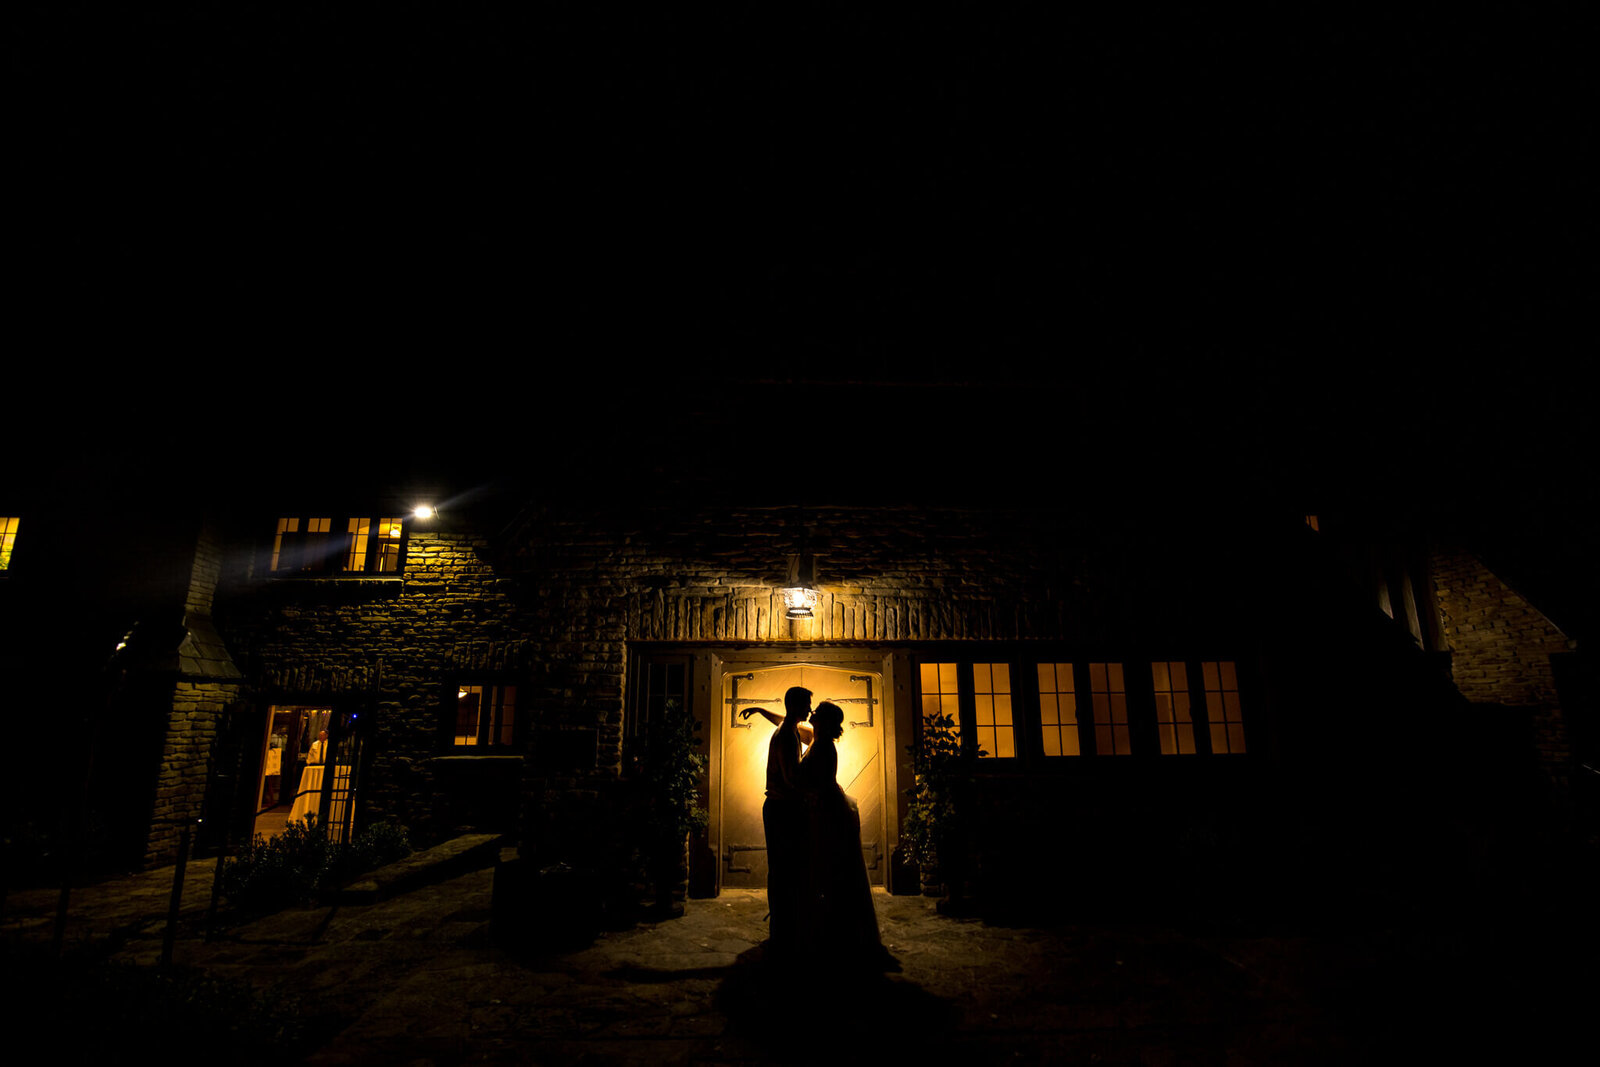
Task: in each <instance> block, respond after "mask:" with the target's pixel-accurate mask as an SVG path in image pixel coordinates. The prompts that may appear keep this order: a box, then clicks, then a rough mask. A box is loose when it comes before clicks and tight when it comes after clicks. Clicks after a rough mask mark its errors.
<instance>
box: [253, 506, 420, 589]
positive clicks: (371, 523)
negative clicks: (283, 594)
mask: <svg viewBox="0 0 1600 1067" xmlns="http://www.w3.org/2000/svg"><path fill="white" fill-rule="evenodd" d="M404 547H405V527H404V525H403V523H402V520H401V519H400V518H399V517H398V516H381V517H372V516H364V515H363V516H355V517H351V516H330V515H287V516H283V517H281V518H279V519H278V527H277V530H276V532H275V533H274V534H273V538H272V556H271V559H270V560H269V562H268V565H267V566H268V569H269V570H270V571H271V572H272V573H273V574H274V575H276V576H279V577H286V576H291V575H340V574H345V575H368V576H376V575H384V574H398V573H399V572H400V559H401V555H402V552H403V550H404Z"/></svg>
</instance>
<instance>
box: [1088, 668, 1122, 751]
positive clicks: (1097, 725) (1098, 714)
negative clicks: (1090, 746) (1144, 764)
mask: <svg viewBox="0 0 1600 1067" xmlns="http://www.w3.org/2000/svg"><path fill="white" fill-rule="evenodd" d="M1089 700H1090V704H1091V705H1092V706H1093V708H1094V748H1095V754H1096V755H1100V756H1127V755H1130V754H1131V753H1132V749H1131V748H1130V747H1129V737H1128V693H1127V690H1126V689H1125V688H1124V686H1123V682H1122V664H1120V663H1091V664H1089Z"/></svg>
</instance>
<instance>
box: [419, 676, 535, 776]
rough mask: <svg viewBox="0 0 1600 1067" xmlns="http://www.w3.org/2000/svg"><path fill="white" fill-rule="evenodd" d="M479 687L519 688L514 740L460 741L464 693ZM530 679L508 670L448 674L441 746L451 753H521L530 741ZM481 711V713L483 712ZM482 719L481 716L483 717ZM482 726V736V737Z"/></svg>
mask: <svg viewBox="0 0 1600 1067" xmlns="http://www.w3.org/2000/svg"><path fill="white" fill-rule="evenodd" d="M467 686H476V687H479V688H482V689H485V690H496V691H503V690H505V689H508V688H509V689H512V690H515V696H514V697H513V703H512V709H513V717H512V723H511V739H510V740H509V741H491V742H490V743H488V744H478V743H474V744H461V745H458V744H456V738H457V737H459V736H460V734H459V733H458V727H459V724H460V713H461V707H460V703H461V702H460V696H459V694H460V692H461V690H462V689H463V688H464V687H467ZM527 691H528V689H527V679H526V678H524V677H523V676H522V675H521V674H518V673H515V672H506V671H457V672H454V673H452V674H450V675H449V676H447V677H446V679H445V681H444V684H443V686H442V688H441V691H440V694H439V749H440V751H441V752H442V753H443V754H444V755H447V756H508V755H515V754H520V753H522V752H523V750H524V749H526V747H527V742H528V736H529V735H528V708H527V695H526V694H527ZM480 714H481V712H480ZM480 722H481V719H480ZM481 729H482V728H481V727H480V736H481Z"/></svg>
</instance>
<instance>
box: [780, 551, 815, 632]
mask: <svg viewBox="0 0 1600 1067" xmlns="http://www.w3.org/2000/svg"><path fill="white" fill-rule="evenodd" d="M816 586H817V559H816V557H815V556H813V555H812V554H811V553H809V552H802V553H800V554H799V555H797V556H790V557H789V577H788V578H787V580H785V582H784V590H783V602H784V604H785V605H786V606H787V607H788V609H789V610H788V611H787V612H786V614H787V616H788V617H789V618H791V619H809V618H811V609H812V608H814V607H816V606H817V588H816Z"/></svg>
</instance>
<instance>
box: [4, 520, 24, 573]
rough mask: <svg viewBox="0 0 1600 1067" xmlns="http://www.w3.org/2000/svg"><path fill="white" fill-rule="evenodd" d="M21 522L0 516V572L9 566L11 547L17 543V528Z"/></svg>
mask: <svg viewBox="0 0 1600 1067" xmlns="http://www.w3.org/2000/svg"><path fill="white" fill-rule="evenodd" d="M21 521H22V520H21V519H18V518H15V517H11V518H7V517H5V516H3V515H0V571H3V570H5V569H6V568H7V567H9V566H11V546H12V545H14V544H16V543H17V526H18V524H20V523H21Z"/></svg>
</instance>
